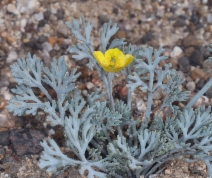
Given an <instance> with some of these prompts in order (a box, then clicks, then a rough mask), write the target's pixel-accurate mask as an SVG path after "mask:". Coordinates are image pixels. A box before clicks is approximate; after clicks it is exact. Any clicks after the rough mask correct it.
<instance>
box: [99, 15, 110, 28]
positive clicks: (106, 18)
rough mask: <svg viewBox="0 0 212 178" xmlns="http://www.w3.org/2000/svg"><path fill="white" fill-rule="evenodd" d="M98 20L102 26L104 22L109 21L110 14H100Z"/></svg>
mask: <svg viewBox="0 0 212 178" xmlns="http://www.w3.org/2000/svg"><path fill="white" fill-rule="evenodd" d="M98 20H99V23H100V25H101V26H102V25H103V24H104V23H107V22H108V21H109V19H108V16H107V15H99V16H98Z"/></svg>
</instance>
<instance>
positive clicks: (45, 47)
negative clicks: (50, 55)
mask: <svg viewBox="0 0 212 178" xmlns="http://www.w3.org/2000/svg"><path fill="white" fill-rule="evenodd" d="M42 47H43V50H45V51H47V52H49V51H51V50H52V49H53V48H52V45H51V44H50V43H48V42H44V43H42Z"/></svg>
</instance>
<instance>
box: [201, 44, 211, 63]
mask: <svg viewBox="0 0 212 178" xmlns="http://www.w3.org/2000/svg"><path fill="white" fill-rule="evenodd" d="M200 52H201V53H202V55H203V57H204V60H205V59H207V58H208V57H210V56H211V52H210V51H209V50H208V48H207V47H206V46H201V47H200Z"/></svg>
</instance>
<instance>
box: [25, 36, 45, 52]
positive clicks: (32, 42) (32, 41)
mask: <svg viewBox="0 0 212 178" xmlns="http://www.w3.org/2000/svg"><path fill="white" fill-rule="evenodd" d="M24 45H25V46H27V47H30V48H32V49H33V50H42V46H41V44H40V43H38V42H37V40H36V39H35V38H31V39H30V40H29V42H24Z"/></svg>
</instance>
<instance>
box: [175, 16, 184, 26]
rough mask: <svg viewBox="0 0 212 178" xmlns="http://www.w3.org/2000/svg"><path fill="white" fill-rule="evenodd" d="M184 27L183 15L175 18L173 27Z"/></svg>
mask: <svg viewBox="0 0 212 178" xmlns="http://www.w3.org/2000/svg"><path fill="white" fill-rule="evenodd" d="M184 26H186V17H185V16H184V15H180V16H178V17H177V19H176V22H175V23H174V27H184Z"/></svg>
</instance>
